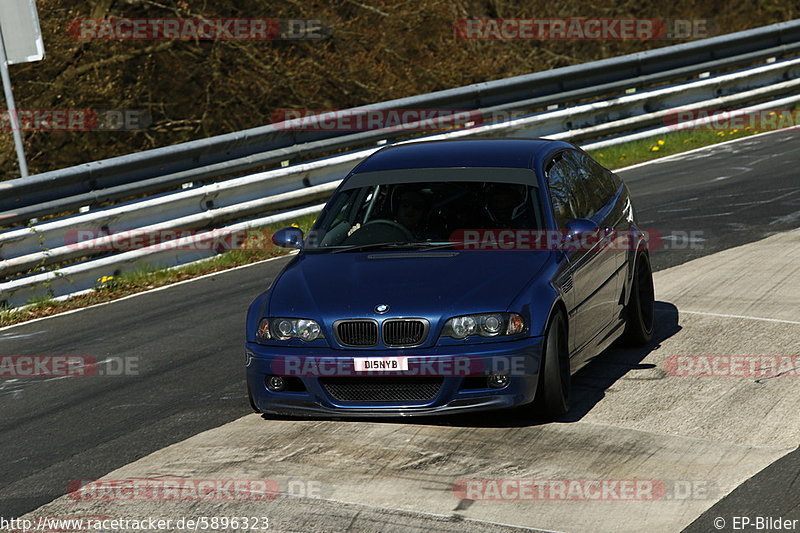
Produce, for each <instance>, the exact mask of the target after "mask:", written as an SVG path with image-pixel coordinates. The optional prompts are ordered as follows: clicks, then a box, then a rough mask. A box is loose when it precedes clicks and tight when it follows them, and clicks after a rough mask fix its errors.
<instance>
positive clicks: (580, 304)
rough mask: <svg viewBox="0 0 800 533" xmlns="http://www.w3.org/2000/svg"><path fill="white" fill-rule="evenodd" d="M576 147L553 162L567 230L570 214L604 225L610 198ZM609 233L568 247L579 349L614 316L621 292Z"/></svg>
mask: <svg viewBox="0 0 800 533" xmlns="http://www.w3.org/2000/svg"><path fill="white" fill-rule="evenodd" d="M580 156H581V154H580V153H579V152H577V151H575V150H565V151H563V152H560V153H559V154H558V155H557V156H556V157H555V158H554V160H553V161H552V163H550V164H549V165H548V167H547V171H546V174H547V181H548V189H549V195H550V200H551V203H552V205H553V213H554V215H555V219H556V224H557V225H558V229H559V230H560V231H566V227H567V223H568V222H569V221H570V220H574V219H579V218H585V219H589V220H592V221H593V222H595V223H596V224H597V225H598V226H599V227H601V228H602V227H604V226H603V224H605V223H606V222H607V221H606V218H605V216H606V214H607V213H604V212H603V210H602V209H600V208H602V207H603V206H604V205H605V203H606V202H605V199H604V198H603V197H602V196H601V195H600V194H599V193H598V192H597V191H596V190H594V189H593V185H594V184H593V181H592V176H591V173H590V172H589V170H588V168H587V167H586V165H585V164H584V162H583V161H582V159H581V157H580ZM601 236H602V235H601ZM608 248H609V247H608V243H607V242H606V240H605V239H593V240H590V241H588V245H586V246H581V245H578V246H570V247H567V248H566V249H565V250H564V253H565V254H566V259H567V261H568V263H569V267H568V275H569V276H570V277H571V284H569V283H567V284H566V286H567V287H571V288H570V289H569V292H571V293H572V294H571V295H570V296H569V297H568V302H569V303H568V306H569V307H571V308H570V309H568V312H569V315H570V317H569V318H570V328H569V331H570V346H571V348H572V351H573V352H577V351H579V350H581V349H582V348H584V347H586V346H587V345H589V344H590V343H591V341H592V340H593V339H595V338H596V337H597V336H598V334H599V333H600V332H601V331H602V330H603V329H604V328H605V327H606V326H607V325H608V324H609V323H610V322H611V319H612V312H613V309H612V307H613V303H614V292H616V280H615V278H614V274H615V270H616V268H615V259H614V258H613V257H611V254H609V253H608V251H609V250H608Z"/></svg>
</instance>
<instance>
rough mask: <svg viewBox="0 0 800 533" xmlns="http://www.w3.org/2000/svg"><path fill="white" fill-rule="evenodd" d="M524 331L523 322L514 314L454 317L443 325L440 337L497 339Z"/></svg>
mask: <svg viewBox="0 0 800 533" xmlns="http://www.w3.org/2000/svg"><path fill="white" fill-rule="evenodd" d="M524 331H525V320H524V319H523V318H522V317H521V316H520V315H518V314H516V313H487V314H484V315H465V316H456V317H453V318H451V319H450V320H448V321H447V322H446V323H445V325H444V330H443V331H442V337H452V338H454V339H465V338H467V337H469V336H471V335H480V336H481V337H497V336H500V335H516V334H518V333H523V332H524Z"/></svg>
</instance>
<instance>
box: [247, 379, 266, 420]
mask: <svg viewBox="0 0 800 533" xmlns="http://www.w3.org/2000/svg"><path fill="white" fill-rule="evenodd" d="M247 401H248V402H250V408H251V409H252V410H253V412H254V413H257V414H261V413H263V411H262V410H261V409H259V408H258V406H257V405H256V402H255V401H254V400H253V393H252V392H250V384H249V383H248V384H247Z"/></svg>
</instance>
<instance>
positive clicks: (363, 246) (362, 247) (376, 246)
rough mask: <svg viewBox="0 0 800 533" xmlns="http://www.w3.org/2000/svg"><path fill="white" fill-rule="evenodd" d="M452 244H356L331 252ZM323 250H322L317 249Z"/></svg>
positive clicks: (426, 242) (439, 246) (449, 243)
mask: <svg viewBox="0 0 800 533" xmlns="http://www.w3.org/2000/svg"><path fill="white" fill-rule="evenodd" d="M453 244H454V243H451V242H447V243H444V242H431V241H418V242H373V243H369V244H354V245H353V246H346V247H344V248H337V249H335V250H331V253H333V254H337V253H339V252H356V251H364V250H375V249H380V248H386V249H397V248H444V247H446V246H452V245H453ZM317 249H321V248H317Z"/></svg>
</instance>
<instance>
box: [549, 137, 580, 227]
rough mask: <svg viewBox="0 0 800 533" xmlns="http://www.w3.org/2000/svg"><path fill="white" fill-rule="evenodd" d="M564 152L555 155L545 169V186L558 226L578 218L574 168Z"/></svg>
mask: <svg viewBox="0 0 800 533" xmlns="http://www.w3.org/2000/svg"><path fill="white" fill-rule="evenodd" d="M563 154H564V152H561V154H559V155H558V156H556V160H555V161H554V162H553V163H552V164H551V165H550V168H549V169H548V170H547V188H548V189H549V191H550V201H551V202H552V205H553V214H554V216H555V219H556V224H558V227H560V228H563V227H565V226H566V225H567V222H569V221H570V220H572V219H574V218H578V211H579V206H578V205H576V202H577V199H576V197H575V190H574V189H575V177H576V176H575V169H574V168H573V165H572V164H570V162H569V161H567V159H566V158H565V157H564V155H563Z"/></svg>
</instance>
